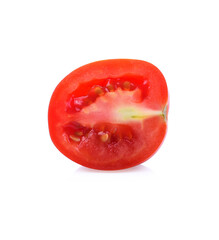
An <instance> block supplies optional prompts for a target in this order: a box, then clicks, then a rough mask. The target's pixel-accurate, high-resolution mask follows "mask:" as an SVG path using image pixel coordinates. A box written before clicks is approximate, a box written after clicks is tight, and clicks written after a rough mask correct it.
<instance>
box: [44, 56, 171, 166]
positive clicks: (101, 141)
mask: <svg viewBox="0 0 219 240" xmlns="http://www.w3.org/2000/svg"><path fill="white" fill-rule="evenodd" d="M167 111H168V90H167V85H166V81H165V79H164V77H163V75H162V73H161V72H160V71H159V69H158V68H156V67H155V66H154V65H152V64H150V63H148V62H145V61H141V60H131V59H114V60H104V61H98V62H94V63H90V64H87V65H85V66H82V67H80V68H78V69H76V70H74V71H73V72H71V73H70V74H69V75H68V76H67V77H65V78H64V79H63V80H62V81H61V82H60V83H59V84H58V86H57V87H56V89H55V91H54V92H53V95H52V97H51V100H50V105H49V113H48V118H49V119H48V120H49V131H50V136H51V139H52V141H53V143H54V144H55V146H56V147H57V148H58V149H59V151H60V152H62V153H63V154H64V155H65V156H66V157H68V158H70V159H71V160H73V161H74V162H76V163H79V164H81V165H83V166H86V167H89V168H94V169H102V170H116V169H124V168H129V167H132V166H135V165H138V164H140V163H142V162H144V161H146V160H147V159H148V158H149V157H151V156H152V154H154V153H155V151H156V150H157V149H158V147H159V146H160V145H161V143H162V141H163V139H164V136H165V134H166V129H167Z"/></svg>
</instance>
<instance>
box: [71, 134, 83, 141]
mask: <svg viewBox="0 0 219 240" xmlns="http://www.w3.org/2000/svg"><path fill="white" fill-rule="evenodd" d="M69 137H70V138H71V140H73V141H75V142H80V140H81V139H80V138H79V137H75V136H73V135H70V136H69Z"/></svg>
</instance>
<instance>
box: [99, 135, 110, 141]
mask: <svg viewBox="0 0 219 240" xmlns="http://www.w3.org/2000/svg"><path fill="white" fill-rule="evenodd" d="M108 138H109V135H108V134H107V133H105V134H103V135H101V136H100V139H101V141H102V142H106V141H107V140H108Z"/></svg>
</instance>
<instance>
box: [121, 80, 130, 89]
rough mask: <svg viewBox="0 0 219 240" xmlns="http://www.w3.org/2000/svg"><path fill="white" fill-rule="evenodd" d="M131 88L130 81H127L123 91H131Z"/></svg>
mask: <svg viewBox="0 0 219 240" xmlns="http://www.w3.org/2000/svg"><path fill="white" fill-rule="evenodd" d="M130 86H131V84H130V82H128V81H125V82H124V83H123V89H124V90H130Z"/></svg>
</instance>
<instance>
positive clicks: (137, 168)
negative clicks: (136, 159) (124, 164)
mask: <svg viewBox="0 0 219 240" xmlns="http://www.w3.org/2000/svg"><path fill="white" fill-rule="evenodd" d="M75 173H77V174H84V173H88V174H93V173H96V174H99V173H101V174H103V173H104V174H112V173H113V174H117V173H140V174H145V175H153V174H154V172H153V171H152V170H151V169H150V168H148V167H146V166H144V165H138V166H135V167H131V168H126V169H122V170H110V171H108V170H107V171H105V170H96V169H91V168H86V167H83V166H80V167H79V168H78V169H77V170H76V171H75Z"/></svg>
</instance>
